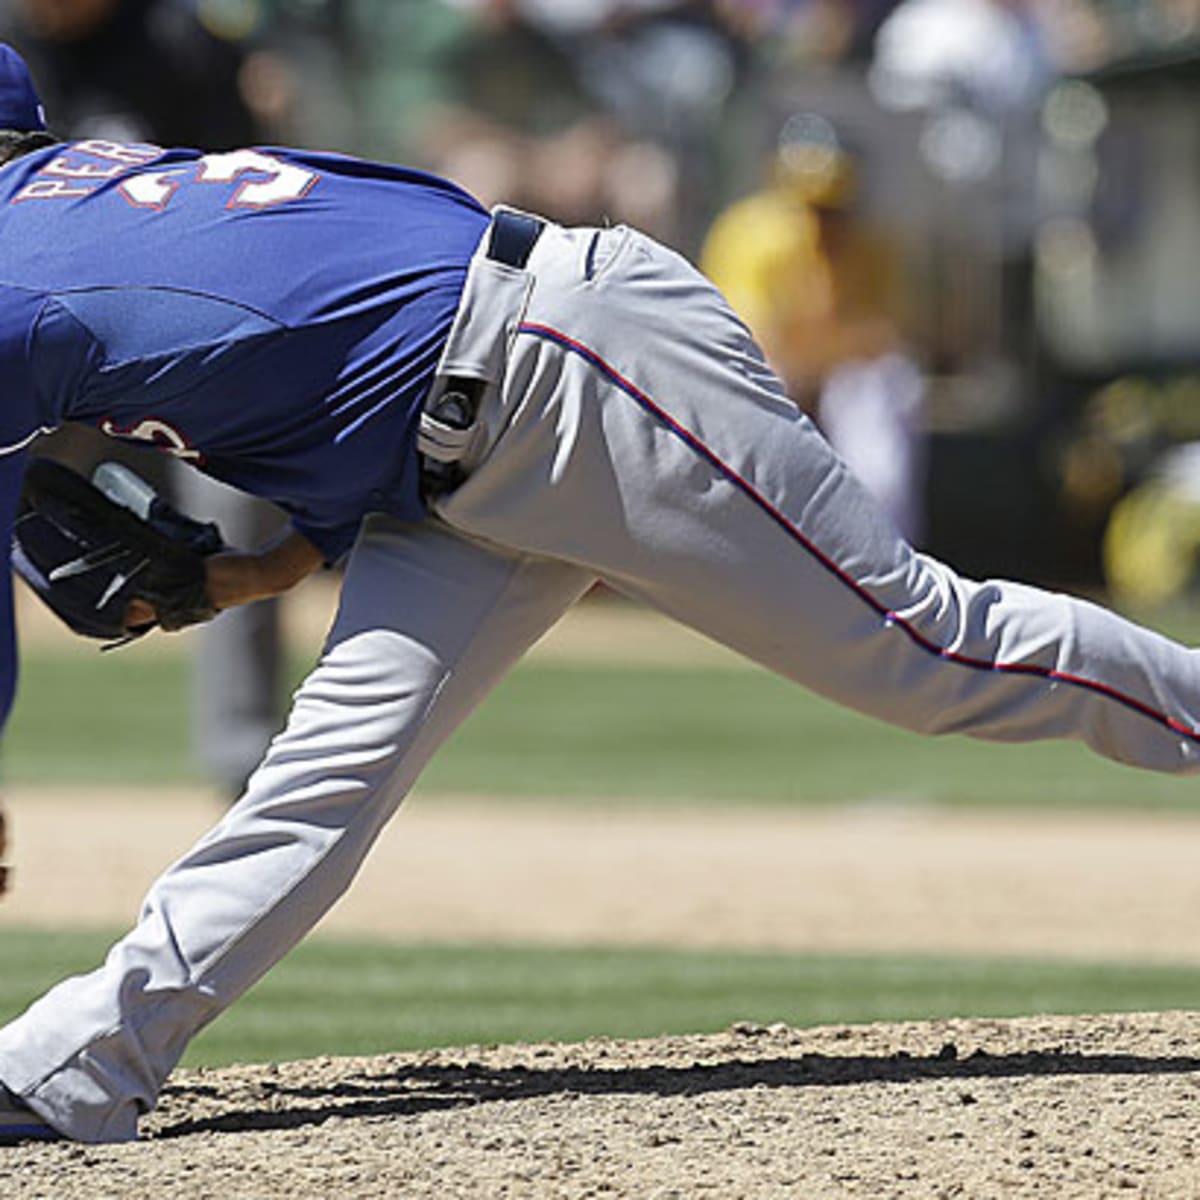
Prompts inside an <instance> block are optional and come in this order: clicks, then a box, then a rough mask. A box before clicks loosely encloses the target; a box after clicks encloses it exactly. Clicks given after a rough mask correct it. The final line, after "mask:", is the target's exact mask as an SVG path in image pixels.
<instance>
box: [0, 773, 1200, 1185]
mask: <svg viewBox="0 0 1200 1200" xmlns="http://www.w3.org/2000/svg"><path fill="white" fill-rule="evenodd" d="M9 807H10V810H11V811H12V814H13V826H14V851H15V855H16V858H17V861H18V863H19V870H20V873H19V875H18V886H17V891H16V894H15V896H14V898H13V902H12V903H11V904H7V905H5V906H4V907H3V908H2V909H0V926H3V925H9V926H14V925H30V924H33V925H39V924H45V925H51V924H55V923H61V922H64V921H68V922H69V923H71V924H75V925H79V924H81V923H83V922H84V921H85V919H88V920H92V921H96V922H98V923H102V924H112V923H113V922H114V921H118V922H119V921H123V920H127V919H128V918H129V917H130V916H131V915H132V913H133V911H134V909H135V908H136V904H137V900H138V898H139V897H140V895H141V890H142V887H143V886H144V883H145V881H146V880H148V879H149V877H150V876H151V875H152V874H153V872H154V871H155V870H157V868H158V867H159V866H160V865H161V864H162V863H163V862H165V861H167V859H168V858H170V857H171V856H172V855H173V854H174V853H176V852H177V851H179V850H181V849H183V848H184V847H185V846H186V845H187V844H188V842H190V840H191V838H192V837H193V836H194V835H195V834H196V833H198V832H200V831H201V830H202V829H203V828H204V827H205V826H206V825H207V824H208V823H209V822H210V821H211V819H212V818H213V817H214V815H215V811H214V808H213V806H212V804H211V802H210V801H208V800H206V799H205V798H204V797H202V796H198V795H195V794H180V795H175V796H170V797H164V796H158V797H155V798H153V799H148V798H146V797H137V796H132V797H124V798H120V797H112V796H109V797H104V796H96V795H89V796H80V795H77V794H71V793H18V794H16V795H14V796H12V797H10V801H9ZM64 828H68V829H70V830H71V837H70V838H69V839H65V838H63V836H62V830H63V829H64ZM131 828H136V829H137V830H138V831H139V832H138V838H137V840H136V842H133V843H131V842H130V839H129V837H128V832H129V830H130V829H131ZM70 846H75V847H78V849H77V850H76V851H74V852H73V854H71V855H65V853H64V852H65V850H66V849H68V848H69V847H70ZM566 848H570V852H569V853H566V854H564V849H566ZM1198 852H1200V822H1196V821H1192V820H1188V819H1186V818H1182V817H1171V816H1166V815H1156V816H1153V817H1150V818H1147V819H1144V820H1137V821H1130V820H1128V819H1123V818H1116V817H1111V816H1108V817H1106V816H1096V815H1091V816H1086V817H1085V816H1082V815H1071V814H1058V815H1055V816H1036V815H1028V814H1026V815H1022V816H1020V817H1019V818H1013V817H1001V816H997V815H995V814H992V815H984V814H954V813H936V812H922V811H914V812H907V813H906V812H880V811H874V810H868V811H863V812H857V813H855V812H849V813H847V812H842V813H822V812H814V813H795V812H792V813H781V812H761V811H760V812H747V813H721V812H709V813H692V814H690V815H682V814H681V813H680V812H678V811H672V812H670V813H667V814H654V813H636V812H625V813H623V814H622V815H621V817H620V819H617V818H616V817H615V816H614V815H613V814H612V813H601V812H595V811H593V812H588V811H558V812H556V813H551V812H549V811H547V810H544V809H534V808H525V807H520V806H498V805H496V804H491V805H487V806H482V805H477V804H470V803H466V802H448V801H445V800H442V799H438V800H436V801H434V800H433V798H421V797H418V798H417V799H416V800H415V802H414V803H413V804H412V806H411V808H410V810H409V811H407V812H405V813H402V814H401V817H400V818H399V820H398V821H397V822H395V823H394V825H393V828H392V829H391V830H390V831H389V832H388V834H387V835H385V838H384V840H383V843H382V844H381V845H380V846H379V847H378V848H377V853H376V854H375V856H374V857H373V859H372V860H371V864H370V866H369V867H368V869H367V872H366V874H365V876H364V877H363V878H362V879H360V881H359V884H358V886H357V887H356V888H355V889H354V891H353V892H352V893H351V896H350V897H349V898H347V900H346V901H345V902H343V904H342V905H341V906H340V907H339V909H338V910H336V911H335V912H334V914H332V916H331V917H330V918H329V920H328V921H327V922H326V924H325V926H324V927H323V931H322V932H323V935H325V936H333V935H337V934H346V933H354V934H362V933H372V934H375V935H387V936H391V937H400V938H408V937H433V938H438V939H452V938H453V937H455V936H460V937H463V938H465V939H467V940H478V939H480V938H496V939H501V938H513V939H518V940H522V941H534V940H541V941H544V942H557V941H562V942H570V941H578V940H585V941H596V942H598V941H605V940H607V941H609V942H625V943H629V942H641V943H650V944H654V943H659V944H673V945H680V944H690V945H741V946H748V945H760V946H787V947H791V948H795V949H806V948H812V949H825V950H828V949H854V950H859V951H866V950H883V951H896V950H902V949H903V950H926V951H939V950H944V951H949V950H971V951H973V952H977V953H986V952H1003V953H1020V954H1074V955H1081V956H1083V957H1091V958H1105V959H1110V960H1115V959H1126V960H1129V961H1133V960H1139V961H1175V962H1191V963H1195V962H1200V939H1198V935H1197V930H1196V928H1195V924H1196V923H1195V921H1194V919H1191V915H1192V914H1194V913H1195V912H1196V911H1197V907H1198V905H1197V900H1198V896H1197V888H1198V885H1197V883H1196V879H1195V863H1196V861H1197V854H1198ZM55 869H57V870H60V871H62V872H64V873H66V877H68V878H70V879H71V880H72V883H73V887H71V888H56V887H52V886H50V881H51V879H52V875H47V874H46V873H45V872H47V871H50V872H53V871H54V870H55ZM566 873H569V876H570V878H569V879H568V878H567V874H566ZM447 878H452V879H454V880H455V881H456V884H455V887H453V888H447V887H445V881H446V879H447ZM29 879H36V880H37V881H38V884H37V887H32V886H26V885H25V881H26V880H29ZM568 884H569V886H568ZM81 894H84V895H88V897H89V903H88V905H87V912H86V913H84V912H81V911H77V910H76V911H73V910H72V904H71V902H70V897H72V896H73V897H76V898H77V897H78V896H79V895H81ZM497 896H503V897H504V903H503V904H502V905H497V904H496V902H495V901H496V897H497ZM55 897H58V899H55ZM63 897H67V898H68V899H67V900H66V901H64V900H63V899H62V898H63ZM568 897H569V898H570V903H567V898H568ZM104 898H107V899H104ZM1198 1102H1200V1016H1198V1015H1182V1014H1164V1015H1147V1016H1124V1017H1095V1018H1086V1017H1073V1018H1065V1017H1064V1018H1046V1019H1029V1020H1018V1021H974V1022H961V1021H960V1022H944V1021H941V1022H931V1023H926V1024H910V1025H900V1026H859V1027H848V1028H829V1029H820V1030H805V1031H793V1030H789V1029H786V1028H779V1027H772V1028H771V1029H762V1028H761V1027H746V1028H735V1029H734V1030H730V1031H729V1032H727V1033H726V1034H723V1035H717V1036H708V1037H695V1038H668V1039H660V1040H657V1041H644V1042H613V1041H596V1042H589V1043H586V1044H583V1045H579V1046H512V1047H499V1048H496V1047H491V1048H471V1049H465V1050H444V1051H430V1052H422V1053H417V1054H408V1055H396V1056H388V1057H383V1058H377V1059H369V1060H368V1059H340V1060H336V1059H326V1060H318V1061H315V1062H309V1063H299V1064H284V1065H281V1066H271V1067H243V1068H236V1069H228V1070H211V1071H203V1072H197V1071H190V1072H180V1073H178V1074H177V1075H176V1076H175V1077H173V1079H172V1081H171V1084H170V1086H169V1088H168V1090H167V1092H166V1094H165V1096H164V1099H163V1103H162V1105H161V1107H160V1108H159V1110H158V1111H157V1112H156V1113H155V1114H153V1115H152V1116H151V1117H150V1118H149V1119H148V1120H147V1121H146V1122H145V1125H144V1133H145V1135H146V1136H145V1139H144V1140H143V1141H142V1142H141V1143H139V1144H137V1145H134V1146H123V1147H81V1146H43V1147H20V1148H16V1149H10V1150H0V1186H2V1187H3V1195H4V1196H5V1197H6V1198H8V1197H12V1198H13V1200H24V1198H27V1197H28V1198H31V1200H32V1198H34V1197H36V1198H38V1200H75V1198H79V1200H104V1198H107V1197H113V1198H117V1197H120V1198H121V1200H137V1198H140V1197H145V1198H147V1200H151V1198H153V1200H171V1198H174V1197H179V1198H180V1200H184V1198H186V1200H198V1198H201V1200H202V1198H205V1197H218V1196H221V1197H224V1196H237V1197H239V1198H243V1197H247V1198H255V1200H256V1198H264V1200H265V1198H267V1197H275V1196H280V1195H289V1196H292V1197H294V1198H295V1200H309V1198H310V1197H311V1198H313V1200H316V1198H317V1197H321V1198H322V1200H323V1198H324V1197H329V1196H348V1197H349V1196H353V1197H356V1198H359V1197H362V1198H371V1197H403V1198H409V1197H412V1198H426V1197H427V1198H430V1200H433V1198H435V1197H436V1198H437V1200H458V1198H462V1200H480V1198H491V1197H496V1198H501V1197H503V1198H505V1200H518V1198H521V1200H523V1198H529V1200H535V1198H536V1200H541V1198H543V1197H546V1198H550V1197H554V1198H572V1200H574V1198H579V1200H583V1198H585V1197H591V1198H595V1200H600V1198H603V1200H626V1198H628V1200H635V1198H636V1200H667V1198H673V1200H692V1198H693V1197H714V1198H716V1197H720V1198H721V1200H726V1198H738V1200H740V1198H745V1200H759V1198H763V1200H765V1198H768V1197H770V1198H774V1197H803V1198H808V1197H821V1198H823V1197H840V1196H846V1197H991V1196H1048V1195H1051V1194H1053V1195H1054V1196H1055V1197H1056V1198H1059V1200H1063V1198H1067V1200H1069V1198H1074V1197H1080V1198H1082V1197H1088V1198H1091V1197H1099V1196H1116V1195H1138V1196H1147V1197H1176V1196H1178V1197H1190V1196H1196V1195H1200V1158H1198V1156H1200V1133H1198V1132H1197V1129H1198V1126H1197V1122H1196V1120H1195V1113H1196V1111H1197V1104H1198Z"/></svg>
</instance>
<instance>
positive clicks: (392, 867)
mask: <svg viewBox="0 0 1200 1200" xmlns="http://www.w3.org/2000/svg"><path fill="white" fill-rule="evenodd" d="M5 804H6V808H7V810H8V813H9V824H10V835H11V841H12V847H11V851H10V854H11V858H12V861H14V862H15V863H16V867H15V870H14V880H13V882H14V889H13V893H12V895H11V896H10V897H9V898H8V899H7V900H6V901H5V903H4V904H3V905H0V928H4V927H13V926H24V927H31V926H32V927H42V928H46V927H49V928H53V927H54V926H56V925H73V926H77V927H79V926H93V927H97V926H102V927H119V926H122V925H124V924H126V923H128V922H129V921H130V920H132V918H133V917H134V915H135V914H136V912H137V910H138V907H139V905H140V902H141V899H142V896H143V894H144V892H145V890H146V887H147V886H148V884H149V883H150V882H151V881H152V880H153V878H154V876H155V875H156V874H157V873H158V871H159V870H160V869H161V868H162V867H163V866H164V865H165V864H166V863H168V862H170V861H171V860H172V859H174V858H175V857H177V856H178V854H179V853H181V852H182V851H183V850H185V849H186V848H187V847H188V846H189V845H190V844H191V843H192V842H193V841H194V840H195V839H196V838H197V837H198V836H199V835H200V834H201V833H202V832H203V831H204V830H205V829H206V828H207V827H208V826H209V825H210V824H211V823H212V822H213V821H214V820H215V819H216V817H217V816H218V815H219V812H220V808H219V807H218V805H217V804H216V802H215V801H214V800H213V799H212V798H210V797H208V796H206V795H205V794H203V793H199V792H166V793H152V794H148V793H136V792H134V793H110V792H102V791H98V790H95V789H93V790H90V791H87V792H70V791H38V790H20V791H14V792H11V793H9V794H8V795H7V797H6V800H5ZM64 831H69V832H68V833H64ZM131 831H136V836H131ZM1197 861H1200V818H1196V817H1192V816H1188V815H1172V814H1165V813H1155V814H1146V815H1143V816H1140V817H1132V816H1127V815H1113V814H1107V815H1106V814H1096V813H1083V812H1067V813H1022V814H1017V815H1005V814H997V813H971V812H947V811H944V810H937V809H909V810H905V809H888V808H878V807H867V808H862V809H857V810H853V809H852V810H845V809H840V810H815V811H796V810H789V811H783V810H764V809H749V810H744V811H743V810H738V811H728V810H719V809H718V810H712V809H704V808H698V809H691V810H689V809H686V808H672V809H670V810H665V811H653V810H652V811H645V810H641V809H636V808H633V807H630V808H627V809H616V810H613V809H588V808H582V809H575V808H561V807H559V808H546V807H537V806H532V805H522V804H515V803H502V802H498V801H492V802H490V803H486V804H484V803H481V802H471V801H469V800H452V799H450V798H448V797H434V796H416V797H414V798H413V799H412V800H411V801H410V802H409V804H408V805H407V806H406V808H405V809H403V810H402V811H401V812H400V814H399V816H398V817H397V818H396V820H395V821H393V822H392V824H391V826H390V828H389V829H388V830H387V831H385V833H384V835H383V837H382V839H381V840H380V842H379V844H378V845H377V846H376V847H375V849H374V851H373V853H372V855H371V857H370V858H369V859H368V862H367V865H366V867H365V869H364V871H363V872H362V874H361V875H360V877H359V879H358V880H357V881H356V883H355V885H354V887H353V888H352V889H351V891H350V893H349V894H348V895H347V896H346V897H345V899H344V900H343V901H342V902H341V903H340V904H339V905H338V907H337V908H336V909H335V910H334V911H333V912H332V913H331V914H330V916H329V917H328V918H327V919H326V921H325V922H324V924H323V925H322V926H321V929H320V931H319V935H325V936H334V935H341V936H347V935H353V936H363V935H366V936H382V937H388V938H394V939H408V940H435V941H455V940H459V941H475V942H479V941H489V942H502V941H511V942H527V943H541V944H556V943H557V944H572V943H592V944H602V943H609V944H618V945H628V944H638V945H674V946H709V947H723V946H724V947H729V946H741V947H744V948H745V947H755V948H763V949H767V948H779V949H789V950H814V951H848V952H862V953H873V952H884V953H907V952H913V953H950V954H957V953H964V954H1005V955H1040V956H1053V957H1072V958H1076V959H1080V958H1082V959H1093V960H1106V961H1115V960H1124V961H1130V962H1132V961H1140V962H1161V963H1181V964H1200V926H1198V925H1197V922H1196V920H1195V914H1196V912H1197V911H1200V875H1198V874H1197V871H1196V863H1197ZM448 881H453V886H447V885H448Z"/></svg>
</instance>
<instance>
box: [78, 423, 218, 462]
mask: <svg viewBox="0 0 1200 1200" xmlns="http://www.w3.org/2000/svg"><path fill="white" fill-rule="evenodd" d="M100 432H101V433H104V434H107V435H108V436H109V437H115V438H131V439H133V440H134V441H138V442H150V443H152V444H153V445H155V446H157V447H158V449H159V450H163V451H165V452H166V453H167V454H172V455H174V456H175V457H176V458H181V459H183V460H184V461H185V462H192V463H196V464H200V463H202V462H203V461H204V455H203V454H201V453H200V451H199V450H196V449H194V448H193V447H192V446H191V445H190V444H189V443H188V440H187V438H185V437H184V436H183V434H182V433H180V432H179V430H178V429H176V428H175V426H174V425H171V424H169V423H168V422H166V421H162V420H160V419H159V418H158V417H147V418H146V419H145V420H142V421H138V422H137V424H136V425H132V426H130V427H129V428H128V429H122V428H121V427H120V426H119V425H118V424H117V423H116V422H115V421H114V420H112V419H111V418H108V419H106V420H103V421H101V422H100Z"/></svg>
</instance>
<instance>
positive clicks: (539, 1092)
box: [154, 1043, 1200, 1138]
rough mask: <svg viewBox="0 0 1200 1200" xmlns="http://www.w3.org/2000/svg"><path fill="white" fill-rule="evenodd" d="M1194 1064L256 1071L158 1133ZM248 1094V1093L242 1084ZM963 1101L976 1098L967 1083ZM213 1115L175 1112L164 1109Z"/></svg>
mask: <svg viewBox="0 0 1200 1200" xmlns="http://www.w3.org/2000/svg"><path fill="white" fill-rule="evenodd" d="M1192 1073H1200V1058H1196V1057H1191V1056H1182V1055H1180V1056H1172V1057H1161V1056H1159V1057H1151V1056H1145V1055H1137V1054H1083V1053H1078V1052H1067V1051H1063V1050H1043V1051H1029V1052H1024V1053H1019V1054H989V1053H987V1052H986V1051H984V1050H975V1051H973V1052H972V1053H971V1054H970V1055H969V1056H967V1057H965V1058H960V1057H959V1054H958V1050H957V1048H956V1047H955V1046H954V1045H953V1043H947V1044H946V1045H945V1046H943V1047H942V1049H941V1050H940V1051H939V1052H938V1053H937V1054H935V1055H925V1056H916V1055H910V1054H907V1053H905V1052H904V1051H900V1052H898V1053H895V1054H888V1055H877V1056H872V1055H851V1056H841V1055H825V1054H803V1055H798V1056H796V1057H794V1058H789V1057H777V1058H770V1059H763V1060H757V1061H756V1060H753V1059H747V1060H744V1061H739V1060H733V1061H728V1062H721V1063H696V1064H693V1065H690V1066H645V1067H606V1066H604V1065H603V1063H602V1062H601V1063H598V1064H597V1065H595V1066H570V1067H562V1066H547V1067H545V1068H538V1067H527V1066H520V1065H514V1066H507V1067H495V1066H486V1065H484V1064H481V1063H463V1064H445V1065H419V1064H415V1065H407V1064H406V1065H404V1066H403V1067H399V1068H397V1070H395V1071H394V1072H388V1071H386V1070H384V1071H382V1072H380V1073H375V1072H372V1073H370V1074H361V1075H350V1076H347V1077H344V1078H343V1079H341V1080H339V1081H338V1082H336V1083H332V1084H331V1085H330V1086H329V1087H314V1086H311V1085H302V1084H291V1083H288V1082H287V1081H285V1080H282V1079H273V1078H269V1077H267V1076H266V1075H265V1074H264V1077H263V1078H262V1079H261V1080H258V1081H256V1082H255V1083H254V1084H252V1085H250V1086H249V1088H247V1086H246V1085H243V1086H242V1087H240V1088H239V1089H238V1094H237V1095H236V1096H234V1095H230V1096H228V1097H226V1096H225V1095H224V1094H223V1089H222V1088H221V1087H220V1086H219V1085H216V1084H213V1085H208V1084H181V1085H177V1086H169V1087H168V1088H167V1089H166V1091H165V1092H164V1095H163V1099H164V1108H166V1109H167V1110H168V1111H167V1112H164V1113H163V1116H164V1118H165V1120H164V1122H163V1124H162V1125H161V1126H160V1128H159V1129H158V1131H157V1133H156V1134H154V1136H155V1137H157V1138H174V1137H185V1136H188V1135H192V1134H199V1133H211V1132H225V1133H237V1132H250V1131H262V1130H282V1129H298V1128H302V1127H304V1126H310V1125H320V1124H322V1123H323V1122H325V1121H328V1120H330V1119H332V1118H340V1119H351V1118H359V1119H361V1118H371V1117H392V1118H396V1117H406V1116H416V1115H418V1114H420V1113H424V1112H431V1111H435V1110H446V1109H454V1108H463V1107H470V1106H474V1105H481V1104H496V1103H503V1102H506V1101H520V1100H531V1099H538V1098H542V1097H547V1096H556V1095H561V1096H571V1095H575V1096H616V1095H644V1096H658V1097H667V1096H693V1095H704V1094H707V1093H719V1092H726V1091H741V1090H745V1089H749V1088H761V1087H767V1088H804V1087H850V1086H854V1085H860V1084H888V1083H914V1082H920V1081H923V1080H955V1081H958V1082H962V1083H966V1082H968V1081H970V1080H986V1079H1000V1078H1021V1077H1029V1078H1035V1077H1039V1076H1041V1077H1045V1076H1102V1075H1112V1076H1136V1075H1186V1074H1192ZM248 1090H249V1092H250V1093H251V1094H249V1095H248V1094H247V1091H248ZM961 1099H962V1102H963V1103H964V1104H971V1103H974V1102H975V1098H974V1097H973V1096H971V1095H970V1093H964V1094H963V1096H962V1097H961ZM189 1109H190V1110H191V1111H192V1112H193V1113H195V1112H196V1111H197V1110H200V1111H204V1110H207V1111H208V1113H210V1114H211V1115H204V1116H192V1117H188V1118H185V1119H182V1120H178V1121H172V1120H171V1112H170V1110H181V1111H183V1112H187V1111H188V1110H189Z"/></svg>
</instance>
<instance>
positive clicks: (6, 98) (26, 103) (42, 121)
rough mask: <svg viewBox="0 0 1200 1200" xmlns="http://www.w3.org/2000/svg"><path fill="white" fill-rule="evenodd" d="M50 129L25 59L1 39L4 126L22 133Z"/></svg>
mask: <svg viewBox="0 0 1200 1200" xmlns="http://www.w3.org/2000/svg"><path fill="white" fill-rule="evenodd" d="M45 128H46V111H45V109H43V108H42V102H41V101H40V100H39V99H38V94H37V92H36V91H35V90H34V86H33V80H32V79H31V78H30V75H29V68H28V67H27V66H26V65H25V60H24V59H23V58H22V57H21V56H20V55H19V54H18V53H17V52H16V51H15V50H14V49H13V48H12V47H11V46H6V45H4V44H3V43H2V42H0V129H15V130H18V131H20V132H22V133H25V132H28V131H29V130H32V129H45Z"/></svg>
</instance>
